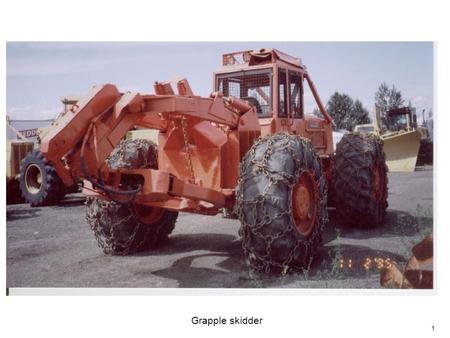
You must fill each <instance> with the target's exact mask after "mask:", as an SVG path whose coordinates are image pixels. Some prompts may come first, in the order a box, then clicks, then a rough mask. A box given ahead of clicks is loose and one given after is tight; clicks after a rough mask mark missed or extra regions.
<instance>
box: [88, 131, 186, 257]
mask: <svg viewBox="0 0 450 338" xmlns="http://www.w3.org/2000/svg"><path fill="white" fill-rule="evenodd" d="M130 148H131V150H132V151H133V153H134V154H135V155H137V156H138V157H137V158H134V159H132V160H134V161H131V162H127V156H126V151H127V149H128V150H130ZM145 155H151V157H150V161H149V160H148V156H145ZM128 160H129V158H128ZM107 163H108V166H109V167H110V168H114V169H119V168H127V169H130V168H134V169H138V168H157V164H158V162H157V151H156V144H154V143H153V142H151V141H147V140H143V139H136V140H122V141H121V142H120V143H119V145H118V146H117V147H116V148H115V150H114V151H113V152H112V153H111V155H110V157H109V158H108V159H107ZM121 211H122V212H123V214H124V215H123V216H121V217H119V216H120V214H121ZM177 216H178V213H176V212H171V211H166V212H165V213H164V215H163V217H162V218H161V219H160V220H159V221H158V223H155V224H152V225H151V226H149V225H147V224H144V223H141V222H139V221H138V220H137V218H136V215H135V211H134V209H133V207H132V206H131V205H119V204H117V203H115V202H113V201H105V200H101V199H98V198H96V197H88V198H87V199H86V221H87V223H88V224H89V225H90V227H91V230H92V231H93V232H94V236H95V238H96V240H97V244H98V246H99V247H100V248H101V249H102V250H103V252H104V253H105V254H110V255H127V254H129V253H132V252H138V251H140V250H143V249H147V248H151V247H155V246H157V245H158V244H161V243H162V242H163V241H165V240H166V239H167V236H168V235H169V234H170V233H171V232H172V230H173V229H174V228H175V222H176V218H177ZM129 222H131V224H129ZM126 226H131V227H134V228H133V229H132V232H131V234H130V235H129V237H128V238H127V239H126V240H125V241H122V240H121V239H120V237H121V236H120V231H121V230H122V229H123V227H126Z"/></svg>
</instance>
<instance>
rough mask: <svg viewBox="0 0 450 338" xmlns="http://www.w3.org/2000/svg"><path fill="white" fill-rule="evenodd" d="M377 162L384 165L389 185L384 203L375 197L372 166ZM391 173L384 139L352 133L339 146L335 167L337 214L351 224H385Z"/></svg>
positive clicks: (384, 173)
mask: <svg viewBox="0 0 450 338" xmlns="http://www.w3.org/2000/svg"><path fill="white" fill-rule="evenodd" d="M377 162H381V163H382V166H383V175H384V180H385V182H386V187H385V189H384V190H383V192H384V194H383V196H382V199H381V201H380V202H381V203H379V202H378V201H376V199H375V196H374V194H373V190H374V186H373V182H372V177H371V175H372V166H373V165H374V164H375V163H377ZM387 171H388V168H387V166H386V161H385V154H384V151H383V141H382V140H381V138H380V137H378V136H376V135H372V134H368V135H364V134H360V133H349V134H347V135H345V136H344V137H343V138H342V139H341V141H340V142H339V143H338V144H337V147H336V154H335V157H334V168H333V180H334V182H333V184H334V193H335V196H336V208H337V211H338V213H339V214H340V215H341V216H342V218H343V219H344V221H345V222H346V223H347V224H349V225H354V226H357V225H358V226H361V225H364V226H366V227H367V226H373V225H376V224H377V223H379V222H381V220H382V218H383V217H384V213H385V211H386V208H387V207H388V203H387V197H388V188H387V183H388V177H387ZM368 176H369V177H368ZM380 218H381V219H380Z"/></svg>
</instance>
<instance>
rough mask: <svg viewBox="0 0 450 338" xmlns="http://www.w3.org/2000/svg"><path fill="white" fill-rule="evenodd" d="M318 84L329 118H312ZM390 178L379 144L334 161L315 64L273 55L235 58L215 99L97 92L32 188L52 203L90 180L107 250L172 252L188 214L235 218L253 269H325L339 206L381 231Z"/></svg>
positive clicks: (35, 163) (80, 107)
mask: <svg viewBox="0 0 450 338" xmlns="http://www.w3.org/2000/svg"><path fill="white" fill-rule="evenodd" d="M307 87H309V89H310V91H311V93H312V95H313V97H314V99H315V101H316V103H317V106H318V108H319V110H320V112H321V114H322V117H321V118H319V117H315V116H307V115H305V111H304V110H305V109H304V108H305V104H304V90H305V89H306V88H307ZM136 128H146V129H154V130H157V131H158V132H159V133H158V144H157V145H156V144H155V143H153V142H149V141H147V140H144V139H137V140H127V139H124V136H125V135H126V134H127V132H128V131H130V130H133V129H136ZM386 172H387V168H386V165H385V159H384V153H383V147H382V142H381V141H380V139H379V138H377V137H376V136H367V135H362V134H358V133H351V134H348V135H346V136H344V138H343V139H342V140H341V142H340V143H339V144H338V145H337V150H336V152H335V153H334V152H333V140H332V119H331V117H330V116H329V114H328V113H327V111H326V109H325V107H324V106H323V104H322V102H321V100H320V97H319V95H318V93H317V90H316V88H315V86H314V83H313V81H312V79H311V77H310V75H309V73H308V71H307V69H306V67H305V66H304V65H303V63H302V61H301V60H300V59H298V58H294V57H291V56H289V55H286V54H284V53H282V52H280V51H278V50H275V49H263V50H259V51H244V52H236V53H229V54H225V55H223V67H222V68H221V69H219V70H218V71H216V72H215V73H214V91H213V93H212V94H211V95H210V97H199V96H196V95H194V93H193V91H192V90H191V88H190V86H189V84H188V82H187V80H184V79H183V80H180V81H178V82H177V83H176V90H174V88H173V87H172V84H171V83H170V82H162V83H156V84H155V85H154V94H150V95H147V94H145V95H144V94H139V93H130V92H127V93H121V92H119V91H118V89H117V88H116V87H115V86H114V85H111V84H106V85H101V86H94V87H93V88H92V90H91V92H90V93H89V94H88V95H87V96H86V97H85V98H84V99H82V100H81V101H79V102H78V104H77V105H74V106H73V107H72V109H71V110H70V111H68V112H67V113H66V114H64V115H63V116H61V117H60V118H59V120H58V121H56V122H55V123H54V125H53V127H52V129H51V130H49V132H48V133H47V134H46V135H45V137H44V138H43V139H42V143H41V148H40V151H34V152H33V153H31V154H30V155H29V156H28V157H27V158H26V159H25V160H24V162H23V166H22V183H23V184H22V185H23V190H24V191H25V194H24V195H25V197H26V199H27V200H28V202H30V203H31V205H33V206H39V205H46V204H54V203H57V201H58V200H59V199H61V198H62V196H63V195H64V187H70V186H72V185H73V184H74V183H75V182H76V181H77V180H79V179H83V180H84V188H83V191H84V193H85V194H87V195H88V198H87V202H86V204H87V216H86V219H87V221H88V223H89V224H90V226H91V228H92V230H93V231H94V234H95V236H96V238H97V240H98V243H99V245H100V247H101V248H102V249H103V251H104V252H105V253H107V254H128V253H132V252H136V251H139V250H144V249H149V248H152V247H155V246H158V245H160V244H161V243H163V242H165V241H166V240H167V238H168V235H169V234H170V233H171V231H172V230H173V228H174V226H175V222H176V219H177V216H178V213H179V212H191V213H198V214H205V215H216V214H217V213H218V212H219V211H220V210H221V209H223V208H226V209H229V210H234V212H235V213H236V214H237V216H238V218H239V220H240V221H241V223H242V226H241V229H240V235H241V236H242V245H243V249H244V253H245V258H246V262H247V263H248V264H249V265H250V266H251V267H252V268H253V269H255V270H258V271H263V272H271V271H284V272H285V271H287V270H296V269H302V268H305V267H308V266H309V264H310V263H311V261H312V258H313V255H314V253H315V252H316V250H317V248H318V246H319V245H320V242H321V232H322V229H323V227H324V225H325V224H326V222H327V220H328V217H327V206H328V205H329V204H330V203H333V206H335V207H336V208H337V211H338V212H339V213H340V214H341V216H342V218H343V219H344V220H345V221H346V222H348V223H349V224H353V225H355V226H367V227H369V226H375V225H377V224H380V223H381V222H382V221H383V217H384V215H385V211H386V207H387V176H386Z"/></svg>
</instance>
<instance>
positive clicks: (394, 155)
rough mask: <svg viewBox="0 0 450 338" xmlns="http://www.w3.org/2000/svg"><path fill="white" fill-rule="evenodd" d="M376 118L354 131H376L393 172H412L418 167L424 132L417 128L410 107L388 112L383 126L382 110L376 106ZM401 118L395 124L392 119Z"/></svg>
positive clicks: (356, 127) (390, 169)
mask: <svg viewBox="0 0 450 338" xmlns="http://www.w3.org/2000/svg"><path fill="white" fill-rule="evenodd" d="M375 116H376V119H375V121H374V123H373V124H360V125H357V126H355V128H354V131H356V132H360V133H374V134H377V135H379V136H380V137H381V138H382V140H383V142H384V152H385V154H386V164H387V166H388V168H389V171H392V172H412V171H414V170H415V168H416V163H417V157H418V154H419V149H420V145H421V140H422V138H424V133H423V132H421V131H420V129H419V128H417V123H416V121H415V116H414V115H413V113H412V111H411V109H410V108H409V107H402V108H395V109H391V110H389V111H387V112H386V119H385V124H384V125H385V126H386V128H381V127H380V126H381V119H380V110H379V108H378V107H377V106H375ZM394 119H397V120H399V119H400V122H401V123H397V124H395V126H394V124H393V123H392V120H394Z"/></svg>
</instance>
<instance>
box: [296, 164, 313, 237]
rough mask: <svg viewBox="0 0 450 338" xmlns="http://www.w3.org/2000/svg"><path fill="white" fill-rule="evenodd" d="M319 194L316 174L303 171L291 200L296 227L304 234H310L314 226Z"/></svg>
mask: <svg viewBox="0 0 450 338" xmlns="http://www.w3.org/2000/svg"><path fill="white" fill-rule="evenodd" d="M318 196H319V194H318V191H317V184H316V181H315V180H314V176H313V175H312V174H311V173H310V172H308V171H305V172H303V173H302V174H301V176H300V177H299V179H298V181H297V183H296V184H295V186H294V188H293V189H292V199H291V200H292V213H293V218H294V223H295V227H296V229H297V231H298V232H300V233H301V234H302V235H304V236H308V235H309V234H310V233H311V232H312V230H313V228H314V224H315V221H316V217H317V203H318Z"/></svg>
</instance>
